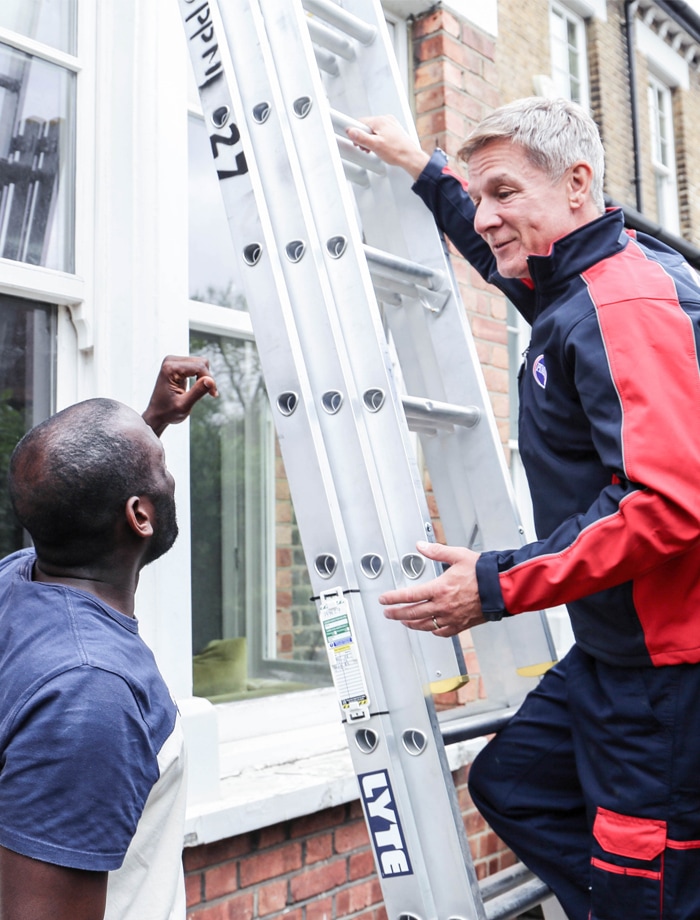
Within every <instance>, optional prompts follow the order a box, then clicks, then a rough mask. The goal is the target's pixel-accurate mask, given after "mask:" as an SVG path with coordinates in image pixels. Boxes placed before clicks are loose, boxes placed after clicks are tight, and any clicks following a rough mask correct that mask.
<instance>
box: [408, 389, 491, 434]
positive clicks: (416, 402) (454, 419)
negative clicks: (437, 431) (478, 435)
mask: <svg viewBox="0 0 700 920" xmlns="http://www.w3.org/2000/svg"><path fill="white" fill-rule="evenodd" d="M401 402H402V403H403V408H404V412H405V413H406V418H407V419H409V420H416V421H418V422H420V423H422V424H425V425H427V426H429V427H432V428H442V427H448V428H451V427H452V426H453V425H461V426H462V427H463V428H473V427H474V425H476V423H477V422H478V421H479V419H480V418H481V411H480V410H479V408H478V407H477V406H454V405H452V404H451V403H444V402H437V401H436V400H434V399H425V398H423V397H420V396H402V397H401Z"/></svg>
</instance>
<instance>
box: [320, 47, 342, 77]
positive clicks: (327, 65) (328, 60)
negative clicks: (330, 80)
mask: <svg viewBox="0 0 700 920" xmlns="http://www.w3.org/2000/svg"><path fill="white" fill-rule="evenodd" d="M314 57H315V58H316V63H317V64H318V66H319V69H320V70H325V71H326V73H327V74H330V75H331V77H337V76H338V74H339V73H340V67H338V58H337V57H336V56H335V55H334V54H331V53H330V52H329V51H326V50H325V49H324V48H319V47H318V45H314Z"/></svg>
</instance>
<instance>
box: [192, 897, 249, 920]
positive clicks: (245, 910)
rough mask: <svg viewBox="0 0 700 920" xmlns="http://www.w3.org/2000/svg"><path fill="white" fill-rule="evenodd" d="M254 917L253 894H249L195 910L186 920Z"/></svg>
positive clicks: (235, 919)
mask: <svg viewBox="0 0 700 920" xmlns="http://www.w3.org/2000/svg"><path fill="white" fill-rule="evenodd" d="M254 916H255V907H254V903H253V893H252V892H250V893H248V894H245V895H239V896H238V897H235V898H230V899H229V900H227V901H219V903H218V904H210V905H204V906H203V907H198V908H195V910H193V911H191V912H189V913H188V914H187V920H252V918H253V917H254Z"/></svg>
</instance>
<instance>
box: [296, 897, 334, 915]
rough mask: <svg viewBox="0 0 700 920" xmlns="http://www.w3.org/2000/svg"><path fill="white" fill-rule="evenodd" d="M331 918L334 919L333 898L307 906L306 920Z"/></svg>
mask: <svg viewBox="0 0 700 920" xmlns="http://www.w3.org/2000/svg"><path fill="white" fill-rule="evenodd" d="M331 917H333V898H321V899H319V900H317V901H312V902H311V903H310V904H307V905H306V920H330V918H331ZM285 920H286V915H285Z"/></svg>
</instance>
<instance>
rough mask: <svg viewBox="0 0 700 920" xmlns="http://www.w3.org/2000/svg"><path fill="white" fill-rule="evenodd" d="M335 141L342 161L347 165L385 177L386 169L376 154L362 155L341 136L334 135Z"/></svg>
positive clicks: (346, 138) (348, 140)
mask: <svg viewBox="0 0 700 920" xmlns="http://www.w3.org/2000/svg"><path fill="white" fill-rule="evenodd" d="M336 141H337V142H338V150H339V151H340V155H341V157H342V158H343V160H345V161H346V162H348V163H354V164H355V165H356V166H359V167H360V168H361V169H369V170H370V171H371V172H373V173H376V175H378V176H385V175H386V168H385V166H384V164H383V163H382V161H381V160H380V159H379V157H378V156H377V155H376V154H374V153H364V151H362V150H360V148H359V147H356V146H355V145H354V144H353V142H352V141H351V140H350V138H349V137H344V136H343V135H342V134H337V135H336Z"/></svg>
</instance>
